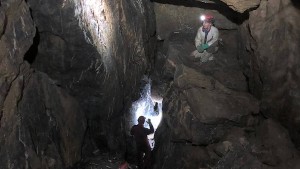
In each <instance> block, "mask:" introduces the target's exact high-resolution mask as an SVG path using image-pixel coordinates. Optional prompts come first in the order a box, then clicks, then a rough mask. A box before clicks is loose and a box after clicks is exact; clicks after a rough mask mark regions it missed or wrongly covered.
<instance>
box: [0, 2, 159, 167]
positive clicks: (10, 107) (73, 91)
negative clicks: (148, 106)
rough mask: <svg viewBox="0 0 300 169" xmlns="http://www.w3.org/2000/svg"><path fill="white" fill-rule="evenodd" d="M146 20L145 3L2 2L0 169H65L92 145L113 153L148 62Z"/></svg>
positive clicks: (151, 37)
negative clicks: (106, 148)
mask: <svg viewBox="0 0 300 169" xmlns="http://www.w3.org/2000/svg"><path fill="white" fill-rule="evenodd" d="M29 7H30V8H29ZM152 16H154V14H153V7H152V4H151V3H150V2H148V1H146V0H141V1H133V0H132V1H128V0H122V1H119V0H118V1H117V0H116V1H109V0H101V1H93V2H92V1H81V0H78V1H52V0H49V1H36V0H28V1H25V0H13V1H1V2H0V25H1V27H0V38H1V39H0V108H1V109H0V110H1V112H0V115H1V116H0V117H1V128H0V143H1V147H0V168H10V169H14V168H16V169H17V168H32V169H35V168H53V169H54V168H55V169H56V168H67V167H71V166H73V165H74V164H75V163H76V162H78V161H79V160H80V159H81V158H82V153H90V152H91V151H93V150H95V147H96V145H97V146H98V147H101V146H103V147H108V148H110V149H119V148H120V147H121V146H122V144H124V140H122V137H123V130H122V127H123V125H124V124H123V121H122V116H123V115H124V114H126V113H127V110H128V108H129V106H130V103H131V101H132V99H133V98H136V97H137V96H138V93H139V90H138V89H139V86H140V84H139V83H140V79H141V77H142V76H143V75H144V74H145V73H147V72H148V71H150V69H151V63H152V62H153V56H154V51H155V50H154V49H155V48H154V46H155V43H154V42H155V18H154V17H152Z"/></svg>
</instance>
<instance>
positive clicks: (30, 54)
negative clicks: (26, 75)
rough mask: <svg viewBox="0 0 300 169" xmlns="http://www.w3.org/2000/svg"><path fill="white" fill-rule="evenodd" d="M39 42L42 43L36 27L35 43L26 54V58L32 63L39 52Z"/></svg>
mask: <svg viewBox="0 0 300 169" xmlns="http://www.w3.org/2000/svg"><path fill="white" fill-rule="evenodd" d="M39 43H40V34H39V31H38V28H36V33H35V36H34V38H33V43H32V45H31V47H30V48H29V49H28V51H27V52H26V53H25V56H24V60H26V61H27V62H28V63H30V64H32V63H33V62H34V61H35V58H36V56H37V54H38V46H39Z"/></svg>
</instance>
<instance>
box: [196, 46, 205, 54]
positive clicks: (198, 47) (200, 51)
mask: <svg viewBox="0 0 300 169" xmlns="http://www.w3.org/2000/svg"><path fill="white" fill-rule="evenodd" d="M197 51H198V52H199V53H203V52H204V49H203V47H202V45H199V46H197Z"/></svg>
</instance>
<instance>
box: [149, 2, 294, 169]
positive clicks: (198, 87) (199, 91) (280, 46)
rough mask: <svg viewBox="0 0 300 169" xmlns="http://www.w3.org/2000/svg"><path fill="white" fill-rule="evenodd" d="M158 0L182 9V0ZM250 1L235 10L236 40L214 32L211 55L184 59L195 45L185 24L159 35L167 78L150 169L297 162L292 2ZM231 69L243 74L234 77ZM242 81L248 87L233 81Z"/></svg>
mask: <svg viewBox="0 0 300 169" xmlns="http://www.w3.org/2000/svg"><path fill="white" fill-rule="evenodd" d="M159 2H162V1H159ZM163 2H164V4H160V5H161V6H165V5H166V4H165V3H171V4H175V5H179V6H178V7H177V9H176V6H173V7H172V8H173V9H174V10H180V9H181V8H186V9H188V7H182V6H180V4H182V1H163ZM207 2H208V3H213V4H214V5H217V4H218V3H215V1H207ZM224 2H225V1H224ZM235 2H240V4H239V5H243V4H244V5H245V3H243V2H241V1H235ZM244 2H245V1H244ZM248 2H249V4H250V3H252V2H255V1H248ZM248 2H247V3H248ZM226 3H229V1H227V2H226ZM257 3H258V1H256V2H255V4H256V5H254V6H252V7H250V8H248V9H247V10H249V11H250V12H249V13H248V12H247V11H246V12H245V13H244V14H241V15H239V16H238V17H241V19H242V20H241V21H243V22H242V23H237V22H236V23H237V24H240V28H238V29H239V32H238V34H239V35H238V36H239V38H240V39H238V40H237V41H236V42H237V43H238V44H237V45H235V40H233V39H234V38H235V37H236V36H234V34H235V33H236V32H234V31H232V32H231V33H230V35H228V34H227V35H226V31H221V36H222V35H225V37H226V38H224V39H223V42H224V45H223V47H221V48H220V49H219V52H218V53H217V54H214V58H215V59H214V60H213V61H210V62H206V63H199V62H197V60H196V59H195V60H192V61H191V60H188V58H189V54H190V53H191V52H192V51H193V50H195V47H194V46H193V45H191V44H192V43H193V42H192V41H193V38H191V37H190V34H185V33H183V32H184V31H185V30H183V31H178V32H176V33H171V34H169V35H167V36H166V38H165V41H164V48H163V50H162V51H161V54H160V55H159V56H161V57H165V58H166V59H167V61H166V63H165V66H164V73H163V75H164V76H163V77H165V79H166V80H171V82H170V83H169V86H168V87H167V90H166V94H165V96H164V103H163V106H164V110H163V111H164V115H163V119H162V123H161V125H160V127H159V128H158V129H157V132H156V134H155V139H156V147H155V150H154V154H155V163H154V165H155V166H154V168H155V169H162V168H163V169H164V168H165V169H167V168H175V169H176V168H178V169H179V168H190V169H199V168H224V169H227V168H267V169H271V168H274V169H275V168H278V169H279V168H280V169H281V168H299V165H300V163H299V158H300V156H299V151H298V149H297V148H299V145H298V144H299V140H298V139H299V124H298V121H299V120H298V119H299V118H298V116H299V113H297V111H296V110H297V109H299V104H298V103H300V102H299V99H298V94H297V93H298V86H299V85H298V84H300V83H299V70H298V68H299V59H298V55H299V47H298V46H297V45H296V44H299V37H300V36H299V32H300V31H299V24H298V22H296V18H298V17H299V3H298V4H297V3H295V1H288V0H281V1H275V0H274V1H273V0H268V1H266V0H265V1H261V3H260V5H259V7H258V8H257V9H255V8H253V7H257V5H258V4H257ZM236 5H237V4H236ZM236 7H238V6H236ZM231 8H233V9H234V8H235V7H232V6H231ZM235 10H237V11H238V12H241V11H240V10H241V9H239V10H238V9H235ZM185 11H189V10H185ZM191 11H193V10H191ZM182 12H184V11H183V10H182ZM165 13H167V16H169V15H168V12H165ZM160 14H161V16H159V17H160V18H164V13H163V12H160V13H159V15H160ZM179 16H182V17H183V18H182V19H181V20H183V21H186V22H189V21H187V20H190V18H189V17H187V18H185V17H186V15H185V14H182V15H179ZM245 17H249V18H245ZM175 25H176V26H177V25H179V24H178V23H176V24H175ZM161 28H162V30H163V31H166V32H171V31H170V30H168V29H166V28H164V27H161ZM172 28H174V26H173V27H172ZM163 31H160V32H163ZM233 32H234V33H233ZM227 33H228V32H227ZM158 34H159V33H158ZM163 34H165V33H163ZM165 35H166V34H165ZM193 36H194V35H193ZM228 44H230V45H228ZM236 46H238V47H236ZM229 51H230V52H229ZM234 51H235V52H234ZM236 53H238V54H236ZM234 67H235V69H233V68H234ZM230 69H232V70H234V72H235V73H236V75H238V74H239V75H245V78H244V79H243V78H239V79H240V80H238V81H237V78H235V77H240V76H233V75H234V74H231V73H228V72H226V70H230ZM220 70H221V71H220ZM218 72H221V75H218ZM232 72H233V71H232ZM223 73H224V74H223ZM229 77H231V78H229ZM233 77H234V78H233ZM245 83H247V84H248V86H247V87H248V89H249V92H250V94H249V93H246V92H247V90H245V88H244V87H242V88H238V87H237V86H244V85H243V84H245ZM231 84H241V85H237V86H233V85H231ZM223 92H224V93H223ZM228 92H229V93H230V94H229V93H228ZM251 94H252V95H251Z"/></svg>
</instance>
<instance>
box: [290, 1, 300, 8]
mask: <svg viewBox="0 0 300 169" xmlns="http://www.w3.org/2000/svg"><path fill="white" fill-rule="evenodd" d="M291 1H292V4H293V5H294V6H295V7H296V8H298V9H300V1H299V0H291Z"/></svg>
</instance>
